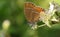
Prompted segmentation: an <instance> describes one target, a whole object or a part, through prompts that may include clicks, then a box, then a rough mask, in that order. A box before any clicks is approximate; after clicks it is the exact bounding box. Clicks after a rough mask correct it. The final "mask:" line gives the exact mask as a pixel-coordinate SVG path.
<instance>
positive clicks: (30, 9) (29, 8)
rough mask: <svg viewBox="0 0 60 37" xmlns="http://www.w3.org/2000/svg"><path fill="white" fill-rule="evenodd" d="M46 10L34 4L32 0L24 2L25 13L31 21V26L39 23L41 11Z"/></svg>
mask: <svg viewBox="0 0 60 37" xmlns="http://www.w3.org/2000/svg"><path fill="white" fill-rule="evenodd" d="M41 12H44V9H42V8H41V7H38V6H36V5H34V4H33V3H31V2H26V3H25V4H24V14H25V17H26V19H27V21H28V22H29V24H30V26H32V27H34V26H35V25H36V24H37V21H38V20H39V18H40V13H41Z"/></svg>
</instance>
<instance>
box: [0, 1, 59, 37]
mask: <svg viewBox="0 0 60 37" xmlns="http://www.w3.org/2000/svg"><path fill="white" fill-rule="evenodd" d="M51 1H53V0H0V30H2V29H3V28H2V23H3V21H4V20H6V19H8V20H10V22H11V24H10V27H9V29H8V32H7V33H8V34H9V36H10V37H60V24H59V23H58V24H55V25H54V26H53V27H52V28H48V27H47V26H44V27H41V28H38V29H37V30H31V29H30V27H29V25H28V24H27V21H26V18H25V16H24V2H33V3H34V4H36V5H37V6H40V7H42V8H44V9H48V7H49V2H51ZM54 1H55V2H56V3H58V4H60V0H54Z"/></svg>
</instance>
